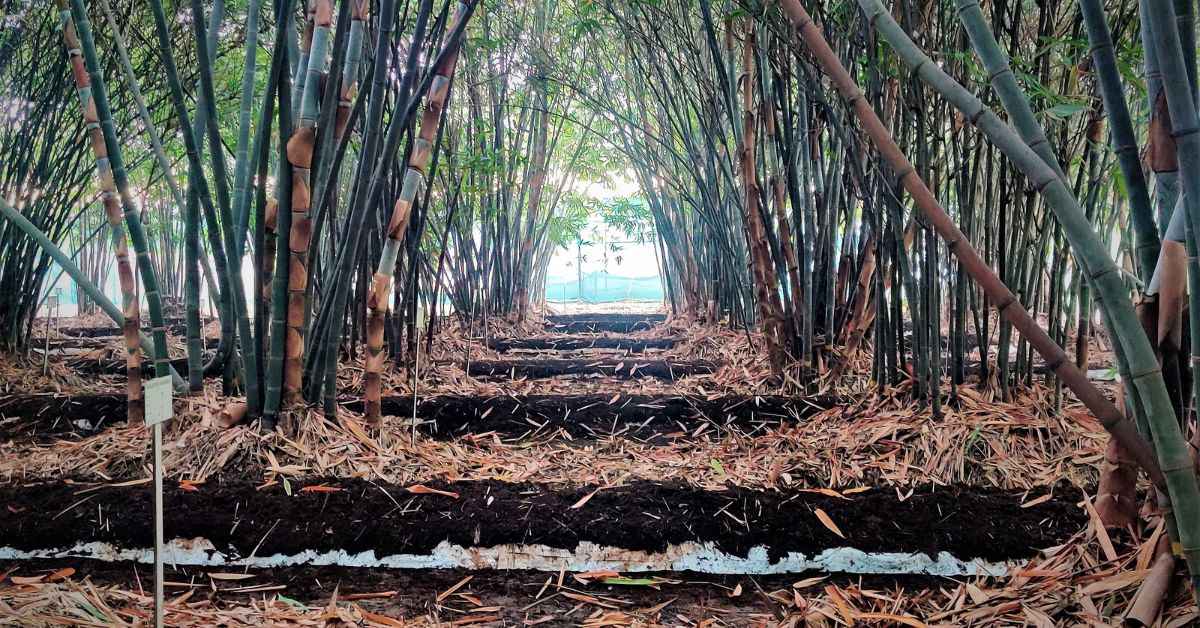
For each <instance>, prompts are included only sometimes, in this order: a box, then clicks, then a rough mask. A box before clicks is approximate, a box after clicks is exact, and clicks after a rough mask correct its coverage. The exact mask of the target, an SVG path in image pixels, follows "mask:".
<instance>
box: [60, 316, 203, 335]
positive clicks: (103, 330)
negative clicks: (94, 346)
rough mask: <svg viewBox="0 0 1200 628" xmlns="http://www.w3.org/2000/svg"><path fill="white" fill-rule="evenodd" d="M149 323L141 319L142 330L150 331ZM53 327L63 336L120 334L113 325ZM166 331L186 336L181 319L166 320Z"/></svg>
mask: <svg viewBox="0 0 1200 628" xmlns="http://www.w3.org/2000/svg"><path fill="white" fill-rule="evenodd" d="M149 324H150V321H149V319H147V320H144V321H142V331H144V332H146V333H147V334H149V333H150V327H149ZM53 329H54V330H55V331H57V332H58V333H60V334H62V335H64V336H71V337H73V338H102V337H105V336H120V335H121V328H120V327H117V326H115V325H114V326H112V327H54V328H53ZM167 333H168V334H173V335H176V336H180V337H183V336H186V335H187V323H184V322H182V321H176V322H171V321H170V320H168V321H167Z"/></svg>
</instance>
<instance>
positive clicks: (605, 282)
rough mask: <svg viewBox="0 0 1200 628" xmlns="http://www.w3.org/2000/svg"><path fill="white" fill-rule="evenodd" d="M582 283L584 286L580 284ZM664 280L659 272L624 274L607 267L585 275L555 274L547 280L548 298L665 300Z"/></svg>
mask: <svg viewBox="0 0 1200 628" xmlns="http://www.w3.org/2000/svg"><path fill="white" fill-rule="evenodd" d="M581 283H582V290H581V289H580V284H581ZM664 298H665V297H664V295H663V287H662V281H661V280H660V279H659V277H658V275H651V276H649V277H622V276H619V275H612V274H609V273H608V272H607V271H603V270H600V271H596V272H591V273H587V274H585V275H584V276H583V277H582V281H581V279H580V278H579V277H576V278H574V279H569V280H568V279H564V278H561V277H556V278H554V279H552V280H547V281H546V300H547V301H587V302H589V303H612V302H614V301H662V300H663V299H664Z"/></svg>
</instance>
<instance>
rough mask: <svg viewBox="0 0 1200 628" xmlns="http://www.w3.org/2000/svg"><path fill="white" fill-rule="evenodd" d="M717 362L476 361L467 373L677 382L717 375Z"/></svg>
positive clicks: (608, 360) (476, 375) (477, 375)
mask: <svg viewBox="0 0 1200 628" xmlns="http://www.w3.org/2000/svg"><path fill="white" fill-rule="evenodd" d="M717 366H718V365H717V363H715V362H710V361H707V360H690V361H670V360H634V359H627V360H613V359H605V360H568V359H530V360H475V361H472V362H471V363H470V364H469V365H468V367H467V374H468V375H471V376H472V377H479V378H485V379H510V378H511V379H517V378H522V377H525V378H530V379H537V378H545V377H556V376H559V375H604V376H609V377H619V378H621V379H633V378H635V377H658V378H660V379H668V380H674V379H678V378H680V377H686V376H688V375H707V374H709V373H715V372H716V370H717Z"/></svg>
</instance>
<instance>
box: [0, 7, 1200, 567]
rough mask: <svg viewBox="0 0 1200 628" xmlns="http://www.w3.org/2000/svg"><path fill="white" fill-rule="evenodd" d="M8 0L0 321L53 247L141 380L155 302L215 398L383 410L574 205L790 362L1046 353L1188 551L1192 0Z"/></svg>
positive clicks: (1195, 208) (934, 394)
mask: <svg viewBox="0 0 1200 628" xmlns="http://www.w3.org/2000/svg"><path fill="white" fill-rule="evenodd" d="M2 6H3V12H2V13H0V21H3V23H4V25H5V28H4V29H3V30H2V31H0V156H2V157H3V159H2V160H0V201H2V202H3V206H2V207H0V209H3V212H2V213H3V214H4V216H5V217H6V218H7V220H5V221H3V222H0V291H2V292H3V293H5V294H10V295H19V296H17V297H15V298H13V299H6V300H5V301H4V303H3V307H0V345H3V347H4V348H5V349H7V350H23V349H25V348H27V347H28V345H29V343H30V339H31V330H32V329H33V321H34V318H35V314H36V312H37V311H38V308H39V306H40V304H41V303H42V302H43V300H44V299H45V297H46V296H47V294H48V286H50V285H52V284H53V283H54V281H55V279H56V276H57V275H56V273H60V272H65V273H68V274H70V276H71V277H72V278H73V279H74V280H75V281H76V282H77V283H78V284H80V285H81V287H83V291H84V292H85V293H86V295H87V297H86V299H85V301H84V305H85V306H86V307H87V308H93V309H98V310H99V311H101V312H104V313H105V314H106V315H107V316H110V317H111V318H113V319H114V320H115V321H117V323H118V324H119V325H122V326H123V329H124V332H125V334H124V335H125V346H126V347H127V355H128V362H127V365H128V382H129V383H128V390H129V402H130V413H131V416H132V417H136V416H137V413H138V412H139V407H138V400H139V398H140V394H141V393H140V390H141V388H140V383H139V380H140V378H141V377H142V375H143V365H142V361H143V356H145V357H146V358H149V359H148V360H147V361H148V362H152V363H153V365H154V367H155V370H156V374H157V375H160V376H162V375H166V374H168V373H169V371H170V367H169V362H168V360H169V358H170V357H171V356H169V355H168V353H167V351H166V342H165V338H166V335H165V334H166V329H167V327H168V325H169V322H170V321H172V320H176V319H178V320H180V321H182V323H183V327H184V329H185V336H186V358H187V359H186V365H187V369H186V371H187V372H186V373H176V376H177V377H176V384H177V387H179V388H181V389H185V390H190V391H199V390H201V389H202V388H203V385H204V376H205V375H210V376H220V378H221V381H222V387H223V392H224V394H225V395H227V396H228V397H229V401H228V404H229V407H228V409H227V410H226V412H227V413H228V414H229V415H231V416H236V417H239V418H243V417H244V418H246V419H256V420H260V421H261V426H262V427H263V428H264V429H268V430H269V429H275V428H276V427H278V426H279V424H280V423H281V422H282V423H284V426H283V427H284V429H288V426H287V425H286V423H287V421H288V417H289V416H291V412H290V411H291V410H292V409H294V408H298V407H307V406H316V407H319V408H320V409H321V411H323V412H324V413H325V414H326V415H327V416H328V415H332V414H333V413H336V412H337V403H338V401H339V400H340V399H343V398H344V397H346V396H364V397H365V401H366V403H365V405H364V407H365V408H366V418H367V421H368V423H370V424H372V425H376V426H377V425H378V424H379V423H380V422H381V421H383V420H385V419H384V417H382V416H381V414H382V413H381V408H380V405H379V404H380V399H381V397H382V395H383V394H385V392H386V391H385V390H384V388H385V382H386V381H388V380H387V378H386V377H384V374H385V373H387V372H389V371H393V370H404V369H412V368H413V367H414V366H415V365H416V364H417V363H418V362H419V359H420V353H421V352H422V351H423V347H422V343H421V342H420V340H421V339H422V338H425V339H427V341H428V339H429V338H430V337H431V334H432V333H433V332H434V331H436V329H437V328H438V327H439V326H445V325H448V324H453V323H455V322H457V323H459V324H465V325H467V326H472V327H471V328H472V329H473V325H474V323H475V322H476V321H479V320H486V319H488V318H489V317H495V318H499V319H504V320H507V321H509V322H511V323H514V324H521V323H522V322H524V321H527V320H529V319H531V318H533V317H535V316H536V312H537V308H536V306H537V305H539V304H540V303H541V302H542V301H544V300H545V299H546V296H547V295H546V294H545V285H546V277H547V272H548V267H549V265H550V262H551V260H552V258H553V256H554V255H555V254H556V252H561V250H562V249H563V248H564V247H570V246H575V245H578V244H580V243H581V242H582V241H583V240H584V239H585V238H586V234H585V231H586V229H587V227H588V224H589V220H592V219H594V218H596V217H599V220H602V221H604V222H606V223H608V224H610V225H617V226H620V227H622V228H625V229H627V230H628V231H630V232H631V233H633V232H637V233H639V234H640V236H641V237H644V238H645V240H646V242H647V243H648V244H649V245H650V246H652V248H653V249H654V252H655V254H656V256H657V259H658V263H659V269H660V271H661V275H662V277H663V282H664V285H665V290H666V294H667V301H668V305H669V308H670V312H671V313H672V315H674V316H676V317H680V318H683V319H687V320H694V321H703V322H707V323H711V324H721V325H728V326H731V327H734V328H738V329H743V328H744V329H746V330H747V331H752V332H755V334H754V336H753V341H754V342H755V343H756V346H757V347H758V348H759V349H761V351H763V353H764V355H766V356H767V358H768V361H769V363H770V366H771V369H772V372H773V373H774V375H775V376H776V379H775V382H774V383H775V385H778V386H779V387H780V388H781V389H783V390H786V391H787V392H790V393H794V394H803V393H813V392H817V391H818V390H821V389H822V388H824V387H827V386H829V383H830V382H841V381H843V380H848V381H849V380H852V381H854V382H856V383H855V385H860V383H861V385H862V386H866V387H872V388H874V389H876V390H879V391H884V390H887V389H893V388H896V387H901V388H905V389H906V390H907V391H909V392H911V395H912V397H913V399H914V400H915V401H916V402H918V403H920V404H922V405H923V406H924V407H926V408H928V411H929V412H930V414H931V416H932V417H934V418H935V419H936V418H937V417H938V416H939V415H940V413H941V411H942V408H943V407H944V406H945V405H946V404H958V403H959V401H960V397H961V395H963V394H965V393H964V392H963V391H964V389H966V388H967V387H974V388H978V389H983V390H986V391H990V392H994V393H995V394H997V395H998V396H999V397H1001V398H1005V399H1007V398H1008V397H1009V396H1010V394H1011V391H1012V390H1013V389H1014V388H1017V387H1023V386H1028V385H1029V384H1031V383H1033V382H1034V381H1035V380H1037V381H1045V382H1047V383H1049V384H1051V385H1052V386H1054V389H1055V390H1056V394H1055V398H1054V399H1051V400H1048V402H1047V403H1048V405H1050V406H1058V405H1059V404H1060V403H1061V400H1062V395H1063V394H1064V390H1065V389H1069V390H1070V391H1071V393H1072V394H1074V395H1075V396H1076V397H1077V398H1079V399H1080V400H1081V401H1083V402H1084V403H1085V404H1086V405H1087V406H1088V407H1089V409H1090V410H1091V411H1092V412H1093V413H1095V414H1096V416H1097V417H1098V418H1100V419H1101V421H1102V422H1103V423H1104V425H1105V427H1106V428H1108V429H1109V430H1110V431H1111V432H1112V433H1113V435H1114V440H1113V442H1112V445H1111V446H1110V449H1109V455H1108V460H1107V463H1106V465H1107V466H1106V473H1105V475H1104V477H1103V479H1102V486H1101V493H1103V495H1102V499H1101V501H1100V502H1099V503H1098V508H1100V510H1101V512H1102V514H1103V516H1104V517H1105V518H1106V520H1109V521H1120V520H1129V519H1131V518H1133V517H1135V516H1136V514H1137V513H1136V507H1137V505H1136V504H1133V503H1132V497H1131V495H1132V490H1133V484H1134V482H1135V480H1136V477H1137V475H1136V474H1137V470H1136V466H1141V467H1142V468H1143V469H1145V471H1146V472H1147V473H1148V474H1149V477H1151V479H1152V480H1153V481H1154V484H1155V486H1156V488H1157V489H1158V493H1159V500H1160V504H1161V506H1162V507H1163V508H1171V509H1172V510H1171V511H1170V512H1173V513H1174V518H1173V520H1172V525H1171V526H1170V530H1171V533H1172V538H1173V539H1174V540H1175V541H1176V546H1177V551H1178V553H1179V554H1180V555H1181V556H1183V557H1184V558H1186V559H1187V562H1188V564H1189V567H1190V568H1191V570H1192V573H1193V576H1194V577H1196V576H1197V575H1200V554H1197V553H1196V552H1197V551H1200V495H1197V493H1198V490H1197V483H1196V477H1195V473H1194V465H1193V463H1192V461H1191V458H1192V456H1193V455H1194V453H1195V450H1196V448H1197V445H1200V436H1198V435H1197V434H1198V432H1197V429H1196V416H1195V413H1194V412H1193V411H1192V407H1193V403H1194V399H1195V397H1196V395H1195V391H1196V387H1197V386H1200V378H1196V377H1194V375H1193V373H1192V370H1191V365H1192V364H1193V357H1192V356H1193V355H1197V354H1200V344H1197V343H1200V337H1196V336H1192V335H1191V333H1190V330H1191V329H1192V328H1194V327H1196V326H1197V325H1200V308H1198V307H1191V306H1192V305H1193V303H1192V300H1193V299H1194V298H1195V297H1196V295H1200V266H1197V261H1196V260H1197V250H1198V249H1197V242H1196V234H1197V233H1200V187H1197V186H1200V139H1198V138H1200V136H1198V134H1197V133H1196V130H1197V129H1198V128H1200V126H1198V125H1200V121H1198V119H1197V110H1196V107H1197V103H1196V97H1197V96H1196V95H1197V85H1196V84H1195V83H1196V77H1197V71H1196V38H1195V20H1194V11H1195V6H1194V5H1193V4H1192V3H1190V2H1186V1H1183V0H1178V1H1174V2H1150V1H1149V0H1141V1H1135V0H1113V1H1110V2H1107V3H1104V2H1100V1H1099V0H1078V1H1067V0H1047V1H1045V2H1039V3H1026V2H1018V1H1014V0H991V1H989V2H978V1H976V0H929V1H926V2H912V1H907V0H905V1H896V2H890V3H883V2H880V0H858V1H857V2H798V1H796V0H783V1H781V2H770V1H769V2H759V1H744V0H743V1H736V2H735V1H733V0H724V1H715V0H694V1H693V0H637V1H616V0H561V1H560V0H529V1H526V2H512V3H503V2H497V1H493V0H461V1H460V0H339V1H337V2H334V1H333V0H268V1H263V0H211V1H208V2H201V1H200V0H178V1H176V2H169V1H167V0H150V1H149V2H146V3H136V2H125V1H124V0H69V1H68V0H60V1H59V2H58V3H57V4H56V5H55V6H53V7H49V6H44V3H34V2H30V1H28V0H6V1H5V2H4V3H3V5H2ZM614 182H626V183H628V184H629V186H630V187H631V188H632V189H635V190H636V192H634V193H632V194H629V195H626V196H625V197H623V198H618V199H612V198H606V199H601V198H598V197H597V196H596V195H594V194H590V193H589V190H590V189H593V188H596V187H604V186H607V185H612V184H613V183H614ZM114 261H115V264H114V263H113V262H114ZM52 262H54V263H53V264H52ZM112 273H115V277H116V279H117V283H118V285H119V288H120V290H119V294H115V295H112V296H115V297H117V303H113V302H111V301H109V298H111V297H110V296H109V295H106V294H105V290H104V287H105V285H106V284H107V283H108V282H109V280H110V277H109V275H110V274H112ZM205 295H206V296H207V299H208V300H209V301H211V307H206V306H207V305H208V304H206V303H204V302H203V301H202V296H205ZM205 309H211V310H213V311H215V312H216V322H215V323H214V324H215V325H217V326H219V328H220V336H219V341H217V343H216V345H215V346H206V345H205V343H204V342H203V337H202V334H201V326H202V323H203V322H204V321H203V320H202V317H201V312H202V310H205ZM486 328H487V327H486V325H485V326H484V329H486ZM1097 338H1099V339H1100V341H1101V346H1107V347H1110V348H1111V351H1112V354H1113V359H1114V361H1115V364H1116V367H1115V371H1116V374H1117V375H1118V376H1119V377H1120V380H1121V382H1122V383H1123V390H1124V393H1125V394H1124V396H1123V402H1122V403H1123V406H1122V405H1121V404H1118V405H1113V404H1112V403H1110V402H1109V401H1108V399H1107V398H1105V397H1104V396H1103V395H1102V394H1100V393H1099V392H1098V390H1097V388H1096V387H1095V385H1094V384H1093V383H1092V382H1090V381H1089V379H1088V377H1087V373H1088V371H1089V367H1090V366H1091V365H1092V362H1093V360H1092V358H1093V357H1094V356H1091V355H1089V351H1090V349H1089V347H1092V346H1096V344H1095V342H1089V341H1090V340H1094V339H1097ZM424 350H425V351H426V352H428V349H427V348H425V349H424ZM339 366H341V367H342V370H341V371H339ZM347 366H350V367H352V368H353V369H359V367H361V373H362V377H361V381H360V382H357V383H356V384H355V386H354V387H351V388H352V389H349V390H348V389H345V384H346V382H347V381H350V380H351V378H347V377H346V376H345V370H346V367H347ZM1093 370H1095V369H1093ZM356 372H357V371H356ZM339 375H341V376H339ZM414 375H416V374H415V373H414ZM1197 582H1200V580H1197Z"/></svg>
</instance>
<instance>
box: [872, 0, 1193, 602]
mask: <svg viewBox="0 0 1200 628" xmlns="http://www.w3.org/2000/svg"><path fill="white" fill-rule="evenodd" d="M859 5H860V6H861V7H862V9H863V11H864V13H865V14H866V16H867V19H868V21H869V22H870V23H871V24H872V26H873V27H874V28H875V29H876V31H878V32H879V34H880V35H881V36H882V37H883V38H884V39H885V40H887V41H888V43H890V44H891V46H892V48H893V49H894V50H895V51H896V53H897V55H898V56H899V57H900V58H901V59H902V60H903V61H904V62H905V64H906V65H908V66H909V67H911V68H912V69H913V72H914V73H915V74H917V76H919V77H920V78H921V79H922V80H923V81H925V82H926V83H927V84H929V85H930V86H931V87H933V88H934V89H936V90H937V91H938V92H939V93H940V94H942V96H943V97H944V98H946V100H947V101H949V102H950V103H951V104H953V105H954V106H955V108H957V109H958V110H959V111H961V112H962V113H963V115H964V116H965V117H966V119H967V120H968V121H970V122H971V123H972V124H973V125H974V126H976V127H977V128H979V129H980V130H982V131H983V132H984V133H985V134H986V135H987V136H988V138H989V139H991V141H992V142H993V144H995V145H996V147H997V148H999V149H1000V150H1001V151H1002V152H1004V154H1005V155H1006V156H1008V158H1009V159H1010V160H1012V162H1013V163H1014V164H1015V165H1016V166H1017V167H1018V168H1019V169H1020V170H1021V171H1022V172H1023V173H1024V174H1025V176H1026V178H1027V179H1028V181H1029V183H1030V185H1031V186H1032V187H1033V189H1035V190H1038V191H1039V192H1041V193H1042V195H1043V196H1044V197H1045V199H1046V201H1047V204H1048V205H1049V206H1050V208H1051V209H1052V210H1053V211H1054V213H1055V215H1056V216H1057V217H1058V221H1059V223H1060V224H1061V225H1062V228H1063V231H1064V233H1065V234H1066V236H1067V238H1068V240H1069V241H1070V243H1071V248H1072V249H1073V250H1074V252H1075V255H1076V258H1077V259H1078V260H1079V262H1080V264H1081V266H1082V267H1083V269H1084V272H1085V274H1086V275H1087V277H1088V280H1089V281H1090V282H1091V283H1092V287H1093V290H1094V292H1095V294H1096V296H1097V298H1098V300H1099V301H1100V304H1101V306H1102V309H1103V310H1104V312H1105V314H1106V316H1107V322H1108V323H1109V331H1110V334H1111V335H1112V337H1113V338H1114V340H1116V341H1117V342H1116V344H1119V345H1120V346H1121V347H1122V348H1123V350H1124V353H1125V357H1126V359H1127V360H1128V364H1129V377H1128V379H1127V380H1126V387H1127V389H1128V390H1129V391H1130V392H1136V393H1137V395H1138V400H1137V402H1138V403H1140V404H1141V405H1142V406H1143V410H1144V412H1145V416H1146V419H1147V421H1148V422H1149V426H1150V429H1151V433H1152V435H1153V443H1154V446H1155V449H1156V451H1157V455H1158V460H1159V465H1160V466H1161V468H1162V471H1163V474H1164V476H1165V479H1166V487H1167V489H1168V492H1169V495H1170V500H1171V505H1172V506H1173V508H1174V514H1175V521H1176V523H1177V526H1178V530H1179V538H1178V539H1177V540H1178V541H1179V542H1180V543H1181V546H1182V552H1183V554H1184V557H1185V558H1186V559H1187V562H1188V567H1189V570H1190V571H1191V572H1192V573H1193V574H1194V576H1195V579H1194V581H1195V582H1196V583H1198V584H1200V487H1198V486H1197V481H1196V474H1195V472H1194V470H1193V468H1192V462H1191V456H1190V454H1189V452H1188V448H1187V444H1186V442H1185V441H1184V438H1183V433H1182V431H1181V430H1180V427H1179V423H1178V422H1177V421H1176V419H1175V412H1174V409H1173V408H1172V405H1171V400H1170V396H1169V395H1168V394H1167V389H1166V385H1165V383H1164V381H1163V377H1162V372H1161V370H1160V368H1159V365H1158V360H1157V357H1156V356H1155V353H1154V349H1153V347H1151V345H1150V342H1149V340H1148V339H1147V338H1146V334H1145V333H1144V331H1143V330H1142V327H1141V324H1140V322H1139V321H1138V318H1137V315H1136V314H1135V312H1134V309H1133V304H1132V302H1131V301H1130V299H1129V295H1128V294H1127V291H1126V288H1125V285H1124V282H1123V281H1122V279H1121V273H1120V269H1119V268H1118V267H1117V266H1116V264H1114V263H1113V261H1112V260H1111V259H1110V258H1109V257H1108V252H1107V251H1106V250H1105V248H1104V246H1103V245H1102V243H1101V242H1100V240H1099V238H1098V237H1096V234H1095V232H1094V231H1093V230H1092V227H1091V224H1090V223H1089V222H1088V220H1087V217H1086V215H1085V214H1084V212H1083V210H1082V209H1081V208H1080V206H1079V204H1078V202H1077V201H1076V200H1075V198H1074V196H1073V195H1072V194H1071V191H1070V189H1069V188H1067V186H1066V185H1065V183H1064V182H1063V180H1062V178H1061V177H1060V176H1058V170H1057V169H1056V168H1054V167H1052V166H1051V165H1050V164H1048V163H1047V162H1046V161H1044V160H1043V159H1042V158H1041V156H1039V155H1038V153H1037V152H1035V151H1034V149H1033V148H1031V147H1030V146H1029V145H1027V144H1026V143H1025V142H1024V141H1022V139H1021V138H1020V137H1019V136H1018V135H1017V134H1016V133H1014V132H1013V130H1012V129H1011V128H1010V127H1009V126H1008V125H1006V124H1005V123H1004V122H1003V121H1001V120H1000V118H999V117H997V116H996V114H995V113H994V112H992V111H991V110H990V109H988V108H987V107H986V106H984V104H983V103H982V102H981V101H980V100H979V99H978V98H976V97H975V96H973V95H972V94H971V93H970V92H968V91H967V90H966V89H965V88H963V87H962V86H961V85H959V84H958V83H957V82H955V81H954V79H953V78H951V77H950V76H949V75H947V74H946V73H945V72H944V71H942V69H941V68H940V67H939V66H938V65H937V64H936V63H934V62H933V61H932V60H931V59H930V58H929V57H928V56H927V55H925V53H924V52H922V51H921V49H920V48H919V47H917V45H916V44H914V43H913V42H912V40H911V39H909V38H908V35H906V34H905V33H904V31H903V30H902V29H901V28H900V26H899V25H898V24H896V22H895V20H894V19H892V17H891V14H889V13H888V12H887V10H886V9H885V8H884V7H883V5H882V3H880V2H879V0H859ZM1064 381H1065V380H1064ZM1077 394H1078V393H1077Z"/></svg>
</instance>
